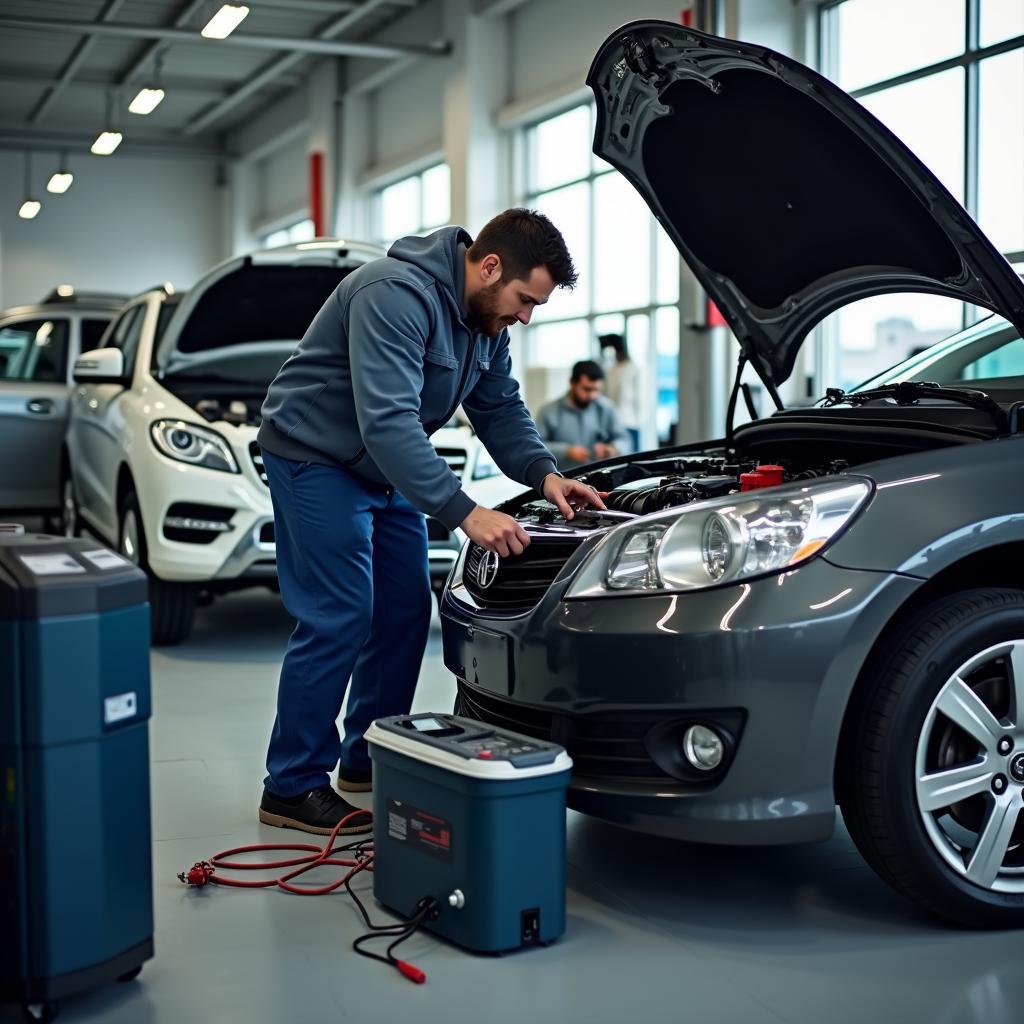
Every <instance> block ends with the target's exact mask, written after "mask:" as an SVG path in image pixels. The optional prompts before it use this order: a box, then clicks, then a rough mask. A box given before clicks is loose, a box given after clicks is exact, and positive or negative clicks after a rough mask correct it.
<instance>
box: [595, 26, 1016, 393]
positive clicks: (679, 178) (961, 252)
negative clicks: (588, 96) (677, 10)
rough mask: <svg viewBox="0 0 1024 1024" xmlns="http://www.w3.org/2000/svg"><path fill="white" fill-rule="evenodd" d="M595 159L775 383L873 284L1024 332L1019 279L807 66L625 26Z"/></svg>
mask: <svg viewBox="0 0 1024 1024" xmlns="http://www.w3.org/2000/svg"><path fill="white" fill-rule="evenodd" d="M587 84H588V85H589V86H590V87H591V88H592V89H593V90H594V94H595V96H596V97H597V130H596V134H595V137H594V152H595V153H596V154H597V155H598V156H600V157H602V158H603V159H605V160H607V161H608V162H609V163H610V164H612V165H613V166H614V167H616V168H617V169H618V170H619V171H621V172H622V173H623V174H624V175H625V176H626V178H628V179H629V181H630V182H632V184H633V185H634V186H635V187H636V188H637V190H638V191H639V192H640V194H641V195H642V196H643V197H644V199H645V200H646V202H647V204H648V205H649V206H650V208H651V210H652V211H653V212H654V214H655V216H656V217H657V218H658V220H659V221H660V222H661V224H662V226H663V227H664V228H665V230H666V231H667V232H668V234H669V235H670V236H671V238H672V239H673V241H674V242H675V243H676V245H677V246H678V248H679V251H680V253H681V254H682V257H683V259H684V260H685V261H686V262H687V263H688V264H689V266H690V268H691V269H692V270H693V272H694V274H695V275H696V277H697V279H698V280H699V281H700V283H701V285H702V286H703V288H704V289H705V290H706V291H707V293H708V295H710V296H711V298H712V299H713V300H714V301H715V303H716V305H717V306H718V308H719V309H720V310H721V312H722V315H723V316H724V317H725V318H726V320H727V321H728V323H729V325H730V327H731V328H732V330H733V332H734V333H735V335H736V337H737V339H738V340H739V342H740V345H741V347H742V351H743V354H744V356H746V358H747V359H748V360H749V361H750V362H751V363H752V364H753V366H754V368H755V370H756V371H757V373H758V374H759V375H760V377H761V379H762V380H763V381H764V382H765V384H766V385H767V386H768V387H769V389H770V390H772V391H774V387H775V385H777V384H779V383H781V382H782V381H784V380H786V379H787V378H788V377H789V375H790V374H791V373H792V371H793V364H794V362H795V360H796V356H797V352H798V351H799V349H800V345H801V344H802V343H803V340H804V338H805V337H806V336H807V334H808V332H809V331H810V330H811V328H813V327H814V326H815V324H817V323H818V322H819V321H820V320H822V319H823V318H824V317H825V316H826V315H827V314H829V313H830V312H832V311H834V310H835V309H838V308H839V307H840V306H843V305H846V304H847V303H849V302H852V301H853V300H855V299H860V298H864V297H866V296H869V295H876V294H880V293H882V292H897V291H916V292H929V293H932V294H936V295H947V296H950V297H952V298H956V299H962V300H963V301H965V302H970V303H974V304H976V305H980V306H984V307H986V308H988V309H991V310H993V311H994V312H996V313H1000V314H1002V315H1003V316H1004V317H1006V318H1007V319H1008V320H1009V321H1011V323H1013V324H1014V326H1015V327H1017V329H1018V330H1021V331H1022V332H1024V282H1022V281H1021V279H1020V278H1018V277H1017V275H1016V274H1015V273H1014V272H1013V270H1012V269H1011V267H1010V265H1009V264H1008V263H1007V262H1006V260H1005V259H1004V258H1003V257H1002V255H1000V253H999V252H998V251H997V250H996V249H995V248H994V247H993V245H992V243H991V242H989V240H988V239H987V238H986V237H985V235H984V234H982V232H981V229H980V228H979V227H978V225H977V224H976V223H975V222H974V221H973V220H972V219H971V218H970V216H968V214H967V213H966V212H965V211H964V209H963V207H962V206H960V204H959V203H958V202H957V201H956V200H955V199H954V198H953V197H952V196H951V195H950V194H949V193H948V192H947V191H946V189H945V188H944V187H943V185H942V184H941V183H940V182H939V181H938V179H937V178H936V177H935V175H934V174H932V172H931V171H929V170H928V168H927V167H925V166H924V164H922V163H921V161H920V160H918V159H917V157H916V156H914V154H913V153H912V152H911V151H910V150H909V149H907V147H906V146H905V145H903V143H902V142H900V140H899V139H897V138H896V136H895V135H893V134H892V132H890V131H889V130H888V129H887V128H886V127H885V126H884V125H882V124H881V122H879V121H878V120H877V119H876V118H875V117H873V116H872V115H871V114H869V113H868V112H867V110H865V109H864V108H863V107H862V106H861V105H860V104H859V103H857V102H856V101H855V100H854V99H852V98H851V97H850V96H848V95H847V94H846V93H845V92H843V91H842V90H841V89H839V88H837V87H836V86H835V85H833V84H832V83H831V82H829V81H828V80H827V79H825V78H823V77H822V76H821V75H818V74H816V73H815V72H813V71H811V70H810V69H809V68H807V67H804V66H803V65H802V64H799V63H797V62H796V61H794V60H791V59H789V58H788V57H784V56H782V55H781V54H778V53H775V52H774V51H772V50H768V49H765V48H764V47H763V46H755V45H753V44H750V43H741V42H736V41H734V40H730V39H721V38H719V37H717V36H712V35H707V34H706V33H703V32H698V31H696V30H694V29H690V28H684V27H682V26H680V25H674V24H672V23H671V22H663V21H636V22H633V23H631V24H628V25H625V26H624V27H623V28H620V29H619V30H618V31H616V32H615V33H613V34H612V35H611V36H610V37H609V38H608V39H607V40H606V41H605V42H604V44H603V45H602V46H601V48H600V50H599V51H598V53H597V56H596V57H595V58H594V62H593V64H592V65H591V68H590V72H589V74H588V75H587Z"/></svg>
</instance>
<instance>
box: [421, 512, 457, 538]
mask: <svg viewBox="0 0 1024 1024" xmlns="http://www.w3.org/2000/svg"><path fill="white" fill-rule="evenodd" d="M451 539H452V534H451V530H449V529H448V527H447V526H445V525H444V523H442V522H441V521H440V520H438V519H431V518H430V517H429V516H428V517H427V540H436V541H449V540H451Z"/></svg>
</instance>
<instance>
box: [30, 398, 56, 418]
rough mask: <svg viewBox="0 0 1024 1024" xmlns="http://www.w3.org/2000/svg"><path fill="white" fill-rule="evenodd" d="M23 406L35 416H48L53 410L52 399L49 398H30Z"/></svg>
mask: <svg viewBox="0 0 1024 1024" xmlns="http://www.w3.org/2000/svg"><path fill="white" fill-rule="evenodd" d="M25 408H26V409H28V411H29V412H32V413H35V414H36V415H37V416H48V415H49V414H50V413H51V412H53V399H51V398H30V399H29V400H28V401H27V402H26V403H25Z"/></svg>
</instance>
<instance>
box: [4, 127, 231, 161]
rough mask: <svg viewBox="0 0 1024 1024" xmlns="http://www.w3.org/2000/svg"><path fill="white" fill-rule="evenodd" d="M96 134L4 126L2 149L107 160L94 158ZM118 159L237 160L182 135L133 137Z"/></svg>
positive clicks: (122, 147)
mask: <svg viewBox="0 0 1024 1024" xmlns="http://www.w3.org/2000/svg"><path fill="white" fill-rule="evenodd" d="M95 137H96V136H95V134H92V135H82V134H80V133H78V132H60V131H29V130H26V128H25V125H24V123H19V124H14V125H11V124H0V149H8V150H17V151H21V152H24V151H26V150H29V149H31V150H34V151H37V152H39V151H43V152H45V151H46V150H53V151H54V152H57V151H60V150H65V151H70V152H71V153H72V155H74V156H75V157H76V159H82V158H84V157H89V159H92V160H105V159H107V158H106V157H101V156H95V157H94V156H91V155H90V154H89V147H90V145H92V141H93V139H94V138H95ZM117 156H118V158H119V159H120V158H121V157H123V156H124V157H161V158H164V157H175V158H177V157H180V158H181V159H183V160H206V161H215V162H220V161H223V160H229V159H232V158H233V154H232V153H231V152H230V151H228V150H225V149H220V148H219V147H217V146H215V145H211V144H209V143H207V142H201V141H197V142H183V141H182V140H181V138H180V136H177V135H175V136H173V137H167V138H159V137H154V138H148V139H147V138H142V139H140V138H139V137H138V136H137V135H132V136H131V137H130V138H128V139H126V140H125V141H124V142H122V143H121V145H120V146H118V147H117Z"/></svg>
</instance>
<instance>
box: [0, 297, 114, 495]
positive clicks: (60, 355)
mask: <svg viewBox="0 0 1024 1024" xmlns="http://www.w3.org/2000/svg"><path fill="white" fill-rule="evenodd" d="M124 303H125V297H124V296H122V295H106V294H103V295H101V294H95V293H80V292H79V293H75V292H72V293H71V294H68V295H63V294H60V293H59V292H57V291H55V292H53V293H52V294H51V295H49V296H47V297H46V298H45V299H44V300H43V301H42V302H40V303H36V304H34V305H29V306H17V307H14V308H12V309H7V310H4V311H3V312H2V313H0V437H2V438H3V446H2V448H0V511H2V512H5V513H11V512H14V513H18V514H24V513H40V512H41V513H44V514H56V513H57V512H59V510H60V506H61V493H60V481H61V465H60V459H61V449H62V447H63V444H64V431H65V428H66V426H67V415H68V389H69V387H70V384H71V367H72V366H73V365H74V362H75V360H76V359H77V358H78V356H79V355H80V354H81V353H82V352H87V351H88V350H90V349H93V348H96V347H97V346H98V345H99V342H100V338H101V337H102V335H103V333H104V332H105V331H106V329H107V326H108V325H109V324H110V321H111V320H112V319H113V318H114V314H115V313H116V312H117V311H118V309H120V308H121V306H123V305H124Z"/></svg>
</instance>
